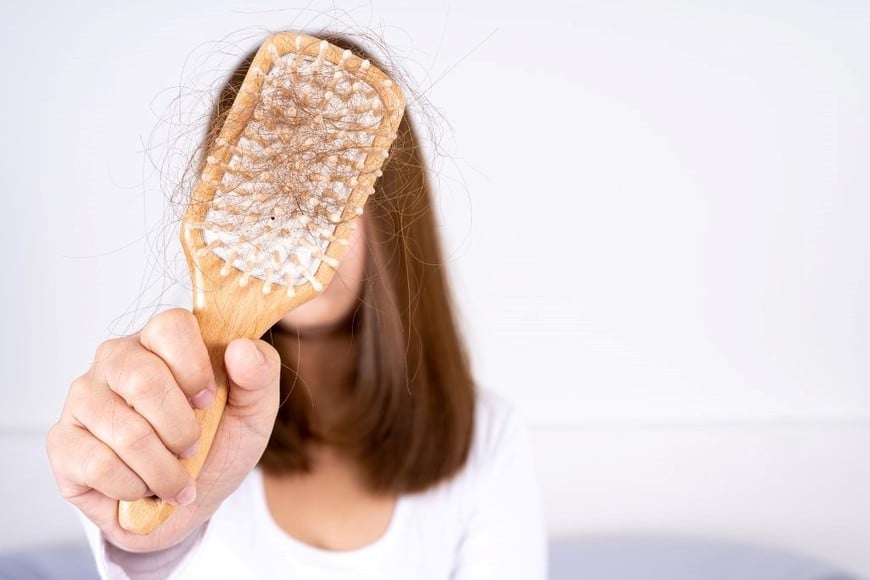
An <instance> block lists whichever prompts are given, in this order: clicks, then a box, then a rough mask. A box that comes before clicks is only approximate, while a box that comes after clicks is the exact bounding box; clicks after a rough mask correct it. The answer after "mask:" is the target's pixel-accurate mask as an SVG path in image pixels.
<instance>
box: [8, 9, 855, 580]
mask: <svg viewBox="0 0 870 580" xmlns="http://www.w3.org/2000/svg"><path fill="white" fill-rule="evenodd" d="M286 5H287V3H279V2H267V1H258V2H239V1H234V2H233V1H222V0H217V1H215V0H211V1H209V2H205V1H197V2H185V3H171V2H150V3H147V4H144V3H143V4H139V3H136V4H133V3H124V4H121V3H109V2H102V3H100V2H83V3H77V4H75V5H73V4H72V3H66V2H42V3H22V4H19V5H16V6H15V7H14V8H6V9H5V10H4V12H5V14H4V17H3V18H0V32H2V34H0V49H2V50H0V70H2V71H3V74H4V75H5V83H4V86H5V89H4V90H3V91H2V92H0V104H2V110H3V111H4V112H5V115H4V123H3V130H2V131H0V152H2V156H3V168H4V171H3V173H4V177H5V180H4V186H5V188H4V189H5V193H4V194H3V197H4V210H5V211H3V212H0V236H2V242H3V243H2V247H3V248H4V251H3V262H4V266H5V272H6V275H5V277H4V283H3V285H2V298H3V299H2V301H0V308H2V317H3V318H2V320H3V322H4V323H3V325H2V329H0V340H2V347H3V351H2V352H3V359H2V360H3V362H4V364H3V369H4V378H5V380H6V383H7V387H6V391H5V392H6V397H7V398H6V402H5V404H4V405H2V406H0V462H2V463H0V469H2V470H3V472H4V478H3V479H2V481H0V494H2V495H3V497H7V498H10V497H11V498H15V501H14V502H12V506H11V508H10V509H9V510H7V511H6V515H5V516H4V517H5V518H6V520H5V521H3V522H2V525H0V547H16V546H24V545H32V544H34V543H36V542H39V541H41V540H44V539H51V538H63V537H70V536H71V535H72V534H74V533H75V532H76V528H75V521H74V520H73V519H72V518H71V517H70V513H69V511H68V510H67V508H65V507H64V505H63V503H62V502H61V501H60V500H59V499H57V497H56V492H55V490H54V487H53V482H52V480H51V476H50V474H49V471H48V467H47V461H46V460H45V458H44V451H43V438H44V433H45V431H46V430H47V429H48V427H49V426H50V425H51V423H52V422H53V421H54V420H56V418H57V416H58V414H59V412H60V408H61V405H62V402H63V398H64V395H65V390H66V388H67V386H68V384H69V382H70V381H71V380H72V378H73V377H75V376H76V375H77V374H79V373H81V372H83V371H84V370H85V368H86V367H87V365H88V363H89V361H90V358H91V355H92V353H93V350H94V348H95V346H96V345H97V343H98V342H100V341H101V340H103V339H105V338H106V337H108V336H110V335H111V334H112V333H125V332H127V331H129V330H131V329H132V328H135V325H136V324H137V316H136V314H138V315H139V318H141V317H142V316H145V315H147V313H148V309H147V307H148V306H151V305H153V303H154V301H155V300H156V298H155V295H156V291H155V288H153V287H148V286H147V285H148V284H152V283H156V284H157V286H158V287H159V285H160V281H159V274H160V273H161V271H162V270H161V269H162V268H164V266H165V263H166V261H167V260H171V259H172V258H174V257H176V254H175V248H174V247H173V246H171V245H170V246H167V244H168V243H169V242H173V241H174V237H175V227H176V226H175V225H174V224H172V223H168V224H167V223H164V222H161V221H160V220H161V217H162V215H163V208H164V205H165V197H166V196H167V195H168V194H169V193H171V192H170V190H171V187H172V185H173V184H174V181H173V180H174V178H175V176H176V175H177V173H175V172H174V168H176V167H177V166H178V159H180V158H181V157H180V156H183V155H184V154H186V153H187V152H188V151H189V148H188V147H189V145H190V143H191V141H192V139H194V138H195V136H196V132H197V131H198V130H199V129H200V125H197V115H199V114H201V113H202V112H203V109H202V107H203V106H206V103H207V102H208V95H209V93H208V89H209V88H210V86H211V85H212V83H213V82H214V81H215V79H216V78H219V77H220V73H221V72H222V71H224V70H226V69H227V68H228V67H229V66H232V64H233V63H234V62H235V60H236V57H237V56H238V55H240V54H241V53H242V52H244V51H245V50H247V49H249V48H252V47H253V46H255V45H256V43H257V41H258V39H260V38H262V36H263V34H265V32H266V31H268V30H278V29H283V28H299V27H306V28H309V29H312V28H313V29H317V28H319V27H320V26H322V25H329V26H331V27H333V28H338V29H341V30H346V29H348V28H349V27H350V28H351V29H352V30H358V29H363V30H369V31H372V32H374V33H375V34H377V35H380V36H383V37H384V38H385V40H386V41H387V43H388V44H389V45H390V46H391V47H392V50H393V53H394V55H395V56H396V57H397V58H398V59H399V60H400V61H401V62H403V63H404V64H405V66H406V68H407V70H408V72H409V74H410V78H411V79H412V82H413V84H414V85H415V87H416V88H417V89H419V90H420V99H417V103H416V105H414V104H412V107H411V114H412V115H413V114H416V115H417V119H418V120H420V119H421V118H422V115H421V113H422V112H424V111H425V112H427V113H428V115H429V118H430V119H431V121H432V123H433V125H434V128H435V131H434V133H433V135H432V138H433V140H434V141H436V142H437V143H438V147H437V149H438V152H439V153H440V156H439V157H438V158H437V159H436V160H435V162H434V163H433V168H434V170H435V171H436V172H437V179H436V188H437V191H438V195H439V203H440V207H441V218H442V223H443V225H444V234H445V236H446V240H447V248H448V251H449V257H450V261H451V265H452V268H453V274H454V282H455V287H456V289H457V292H458V298H459V305H460V307H461V309H462V312H463V314H464V315H465V320H466V321H467V323H466V330H467V332H468V336H469V339H470V341H471V346H472V351H473V355H474V360H475V366H476V370H477V374H478V376H479V377H480V379H481V382H482V383H484V384H486V385H489V386H491V387H493V388H495V389H497V390H499V391H501V392H503V393H504V394H505V395H507V396H508V397H510V398H511V399H512V400H514V401H515V402H516V403H517V405H518V406H520V407H521V408H522V409H523V410H524V411H525V413H526V414H527V415H528V417H529V420H530V422H531V424H532V425H533V427H534V429H535V431H534V436H535V443H536V446H537V449H538V459H539V464H540V470H541V478H542V487H543V488H544V492H545V503H546V508H547V515H548V520H549V524H550V528H551V530H552V531H553V533H554V534H568V533H584V534H588V533H605V532H607V533H609V532H624V531H632V530H634V531H648V532H662V531H664V532H677V533H700V534H705V535H712V536H721V537H729V538H738V539H744V540H748V541H756V542H762V543H768V544H772V545H779V546H783V547H787V548H791V549H793V550H798V551H802V552H805V553H808V554H813V555H816V556H819V557H822V558H826V559H829V560H832V561H834V562H836V563H838V564H841V565H844V566H847V567H851V568H852V569H854V570H858V571H860V572H863V573H864V574H867V575H870V501H868V500H870V497H868V496H870V467H868V465H870V461H868V459H870V386H868V385H870V357H868V356H867V354H868V352H870V351H868V347H870V307H868V304H870V302H868V296H870V268H868V264H870V234H868V229H867V227H866V226H865V223H866V221H867V218H868V212H870V197H868V196H867V189H868V186H870V173H868V170H867V167H866V162H867V159H868V157H870V8H868V6H867V4H866V3H861V2H824V3H821V2H819V3H814V4H810V3H802V4H800V5H798V4H797V3H791V2H781V3H777V2H745V3H741V2H728V3H724V2H723V3H712V2H703V3H702V2H696V3H691V2H674V1H671V2H657V3H649V2H570V3H569V2H557V1H555V0H544V1H540V2H535V3H533V4H529V3H518V2H509V1H508V2H504V1H503V2H453V3H450V2H446V1H443V0H436V1H431V2H427V3H422V2H412V3H405V2H399V1H398V0H389V1H387V0H372V1H371V2H369V3H356V2H341V1H336V2H335V3H328V2H319V1H317V0H314V1H312V2H309V3H308V4H307V5H306V6H307V8H304V9H300V8H287V7H286ZM336 6H337V7H336ZM179 95H181V98H180V100H178V99H177V97H179ZM411 100H412V101H413V100H415V99H411ZM173 101H175V104H173ZM167 139H170V140H173V141H172V143H173V146H172V147H169V148H167V146H166V142H167ZM176 139H178V140H177V141H175V140H176ZM167 151H169V153H167ZM167 159H168V162H165V160H167ZM152 162H153V163H155V164H156V165H157V169H155V167H154V166H153V164H152ZM146 264H150V268H146ZM146 269H147V270H148V271H149V272H151V274H152V275H151V276H150V277H149V278H148V279H147V281H146V282H145V283H143V273H145V272H146ZM139 307H146V308H145V309H144V310H142V311H141V312H140V311H137V310H136V309H137V308H139ZM45 505H48V506H49V507H50V510H49V512H47V513H40V511H39V510H41V509H42V507H43V506H45Z"/></svg>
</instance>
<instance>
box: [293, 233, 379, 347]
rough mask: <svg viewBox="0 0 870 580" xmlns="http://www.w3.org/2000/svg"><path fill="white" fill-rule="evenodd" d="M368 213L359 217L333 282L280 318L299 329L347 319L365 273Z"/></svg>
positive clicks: (355, 301) (299, 331) (355, 302)
mask: <svg viewBox="0 0 870 580" xmlns="http://www.w3.org/2000/svg"><path fill="white" fill-rule="evenodd" d="M365 221H366V220H365V217H364V216H363V217H361V218H359V219H357V220H356V228H354V230H353V231H351V234H350V239H349V240H348V246H347V248H345V250H344V254H343V255H342V258H341V261H340V262H339V264H338V270H337V271H336V273H335V277H334V278H333V279H332V282H330V283H329V285H328V286H327V287H326V289H325V290H324V291H323V292H322V293H321V294H320V295H318V296H315V297H314V298H312V299H311V300H309V301H308V302H306V303H305V304H303V305H302V306H299V307H298V308H295V309H294V310H291V311H290V312H288V313H287V314H285V315H284V317H283V318H282V319H281V320H280V322H278V324H279V325H280V326H281V327H283V328H286V329H288V330H293V331H295V332H297V333H304V332H306V331H312V330H321V329H327V328H330V327H333V326H335V325H336V324H338V323H339V322H341V321H342V320H344V319H345V317H347V316H348V315H349V314H350V313H351V311H352V310H353V309H354V308H355V307H356V304H357V301H358V300H359V297H360V294H361V291H362V284H363V278H364V276H365V258H366V256H365V254H366V252H365Z"/></svg>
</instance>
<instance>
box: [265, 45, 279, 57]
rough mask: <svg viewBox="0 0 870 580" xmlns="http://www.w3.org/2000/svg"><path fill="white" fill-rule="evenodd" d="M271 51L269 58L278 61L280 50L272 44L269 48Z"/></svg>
mask: <svg viewBox="0 0 870 580" xmlns="http://www.w3.org/2000/svg"><path fill="white" fill-rule="evenodd" d="M267 50H268V51H269V56H271V57H272V58H275V59H277V58H278V57H279V56H280V55H279V54H278V48H277V47H276V46H275V45H274V44H270V45H269V46H268V48H267Z"/></svg>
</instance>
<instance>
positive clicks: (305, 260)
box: [118, 33, 405, 534]
mask: <svg viewBox="0 0 870 580" xmlns="http://www.w3.org/2000/svg"><path fill="white" fill-rule="evenodd" d="M404 107H405V103H404V99H403V97H402V94H401V92H400V90H399V89H398V87H397V86H396V85H395V84H394V83H393V82H392V81H391V80H390V79H389V78H388V77H387V75H386V74H385V73H384V72H383V71H381V70H379V69H378V68H376V67H375V66H373V65H372V64H371V63H370V62H369V61H368V60H364V59H362V58H359V57H358V56H356V55H354V54H353V53H352V52H351V51H350V50H343V49H341V48H339V47H337V46H335V45H333V44H330V43H329V42H327V41H326V40H320V39H318V38H314V37H311V36H306V35H301V34H294V33H279V34H275V35H272V36H270V37H269V38H267V39H266V40H265V41H264V43H263V44H262V45H261V46H260V48H259V50H258V51H257V53H256V55H255V56H254V58H253V61H252V62H251V65H250V68H249V69H248V72H247V74H246V76H245V79H244V82H243V83H242V85H241V88H240V90H239V92H238V94H237V95H236V98H235V100H234V102H233V105H232V107H231V108H230V110H229V112H228V114H227V116H226V119H225V120H224V122H223V124H222V125H221V127H220V132H219V134H218V136H217V138H216V139H215V140H214V142H213V143H212V144H211V146H210V148H209V150H208V151H207V152H206V154H205V162H204V164H203V166H202V170H201V174H200V176H199V179H198V181H197V183H196V186H195V187H194V189H193V193H192V196H191V200H190V203H189V205H188V207H187V210H186V212H185V215H184V218H183V219H182V225H181V240H182V246H183V247H184V252H185V256H186V258H187V264H188V268H189V270H190V276H191V282H192V288H193V313H194V315H195V316H196V318H197V320H198V322H199V325H200V329H201V331H202V336H203V338H204V340H205V344H206V346H207V347H208V350H209V356H210V358H211V361H212V366H213V367H214V373H215V379H216V381H217V385H218V390H217V394H216V397H215V401H214V403H213V404H212V405H211V406H210V407H208V408H207V409H204V410H199V409H197V410H195V413H196V416H197V420H198V421H199V423H200V425H201V427H202V434H201V437H200V441H199V451H198V453H197V454H196V456H194V457H191V458H189V459H185V460H183V464H184V466H185V468H186V469H187V470H188V471H189V472H190V474H191V476H192V477H193V478H194V479H195V478H197V476H198V475H199V473H200V470H201V469H202V466H203V464H204V463H205V459H206V457H207V456H208V453H209V450H210V449H211V446H212V442H213V440H214V437H215V433H216V431H217V427H218V424H219V422H220V419H221V416H222V415H223V411H224V408H225V406H226V400H227V375H226V369H225V368H224V363H223V354H224V351H225V350H226V347H227V345H228V344H229V343H230V341H232V340H233V339H235V338H240V337H246V338H259V337H261V336H262V335H263V334H264V333H265V332H266V331H267V330H268V329H269V328H270V327H272V326H273V325H274V324H275V323H276V322H278V320H280V319H281V317H282V316H283V315H284V314H286V313H287V312H288V311H290V310H292V309H293V308H295V307H297V306H299V305H300V304H302V303H304V302H306V301H307V300H309V299H310V298H312V297H313V296H316V295H317V294H318V293H319V292H321V291H322V290H323V289H324V287H325V286H326V285H327V284H328V283H329V282H330V280H331V279H332V277H333V275H334V274H335V270H336V268H337V267H338V263H339V260H340V259H341V256H342V253H343V251H344V248H345V247H346V246H347V243H348V238H349V236H350V232H351V230H352V228H353V227H354V222H353V218H355V217H357V216H358V215H360V214H362V212H363V206H364V205H365V202H366V199H367V198H368V196H369V195H370V194H371V193H372V192H373V191H374V184H375V181H376V179H377V178H378V177H379V176H380V175H381V174H382V167H383V164H384V162H385V161H386V159H387V157H388V154H389V148H390V145H391V144H392V143H393V140H394V139H395V137H396V133H397V131H398V128H399V122H400V121H401V119H402V115H403V113H404ZM174 509H175V507H174V506H173V505H172V504H169V503H167V502H165V501H163V500H161V499H160V498H156V497H150V498H144V499H141V500H138V501H134V502H127V501H121V502H120V504H119V508H118V518H119V521H120V524H121V526H122V527H123V528H124V529H125V530H128V531H131V532H135V533H140V534H147V533H150V532H152V531H154V530H155V529H157V528H158V527H159V526H160V525H161V524H162V523H163V522H165V521H166V520H167V519H168V518H169V516H170V515H171V514H172V511H173V510H174Z"/></svg>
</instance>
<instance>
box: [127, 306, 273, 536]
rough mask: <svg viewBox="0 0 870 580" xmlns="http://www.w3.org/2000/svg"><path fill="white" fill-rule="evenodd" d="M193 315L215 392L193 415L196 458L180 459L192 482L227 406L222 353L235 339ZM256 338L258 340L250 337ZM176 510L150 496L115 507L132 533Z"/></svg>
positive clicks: (160, 522)
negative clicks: (196, 434) (197, 435)
mask: <svg viewBox="0 0 870 580" xmlns="http://www.w3.org/2000/svg"><path fill="white" fill-rule="evenodd" d="M194 315H195V316H196V318H197V320H198V321H199V326H200V329H201V331H202V337H203V340H204V341H205V344H206V347H207V348H208V355H209V358H210V359H211V364H212V368H213V369H214V377H215V382H216V383H217V392H216V393H215V400H214V402H213V403H212V404H211V405H210V406H209V407H208V408H206V409H194V414H195V415H196V419H197V421H198V422H199V425H200V427H201V429H202V431H201V435H200V439H199V450H198V451H197V453H196V455H194V456H193V457H190V458H188V459H182V460H181V463H182V465H184V467H185V469H187V472H188V473H190V475H191V477H192V478H193V479H194V480H195V479H196V478H197V477H198V476H199V473H200V471H202V466H203V465H204V464H205V459H206V457H208V453H209V451H210V450H211V446H212V443H214V438H215V434H216V433H217V428H218V425H219V424H220V422H221V417H222V416H223V414H224V408H225V407H226V403H227V392H228V391H227V381H228V379H227V371H226V367H225V366H224V352H225V351H226V348H227V345H228V344H229V343H230V342H231V341H232V340H233V339H234V338H238V336H232V335H231V333H230V332H229V329H227V328H226V326H225V325H222V324H215V322H217V321H216V320H215V318H216V317H211V316H209V315H208V314H206V313H205V311H203V310H194ZM250 338H258V337H250ZM174 511H175V506H174V505H172V504H170V503H167V502H166V501H164V500H162V499H160V498H158V497H149V498H144V499H140V500H137V501H132V502H131V501H121V502H120V503H119V505H118V521H119V523H120V525H121V527H122V528H124V529H125V530H127V531H128V532H132V533H134V534H150V533H151V532H153V531H154V530H156V529H157V528H159V527H160V526H161V525H163V523H164V522H166V520H167V519H169V516H171V515H172V513H173V512H174Z"/></svg>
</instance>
